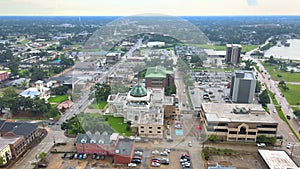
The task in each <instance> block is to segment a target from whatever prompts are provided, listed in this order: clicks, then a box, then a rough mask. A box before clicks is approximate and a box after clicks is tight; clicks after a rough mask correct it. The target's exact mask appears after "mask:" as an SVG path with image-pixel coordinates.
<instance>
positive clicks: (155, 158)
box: [152, 157, 160, 161]
mask: <svg viewBox="0 0 300 169" xmlns="http://www.w3.org/2000/svg"><path fill="white" fill-rule="evenodd" d="M152 160H157V161H160V158H157V157H153V158H152Z"/></svg>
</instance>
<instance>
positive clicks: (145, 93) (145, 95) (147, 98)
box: [107, 84, 173, 138]
mask: <svg viewBox="0 0 300 169" xmlns="http://www.w3.org/2000/svg"><path fill="white" fill-rule="evenodd" d="M107 102H108V110H109V114H112V115H113V116H115V117H124V122H130V123H131V128H132V130H133V133H135V134H137V135H139V136H140V137H151V138H162V137H163V129H164V128H163V127H164V125H163V124H164V106H166V105H173V99H172V97H168V96H165V95H164V89H163V88H152V89H150V88H148V89H146V88H145V87H143V86H142V85H140V84H138V85H136V86H134V87H133V88H132V89H131V90H130V92H128V93H127V94H126V93H118V94H117V95H110V96H109V97H108V99H107Z"/></svg>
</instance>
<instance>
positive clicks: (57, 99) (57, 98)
mask: <svg viewBox="0 0 300 169" xmlns="http://www.w3.org/2000/svg"><path fill="white" fill-rule="evenodd" d="M69 96H70V95H68V94H65V95H61V96H55V97H50V98H49V99H48V102H50V103H61V102H63V101H65V100H67V99H68V97H69Z"/></svg>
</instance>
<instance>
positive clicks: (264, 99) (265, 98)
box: [259, 90, 270, 106]
mask: <svg viewBox="0 0 300 169" xmlns="http://www.w3.org/2000/svg"><path fill="white" fill-rule="evenodd" d="M259 101H260V103H261V104H262V105H264V106H265V105H267V104H269V103H270V97H269V94H268V91H267V90H264V91H263V92H262V93H261V94H260V95H259Z"/></svg>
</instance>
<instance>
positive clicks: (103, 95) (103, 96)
mask: <svg viewBox="0 0 300 169" xmlns="http://www.w3.org/2000/svg"><path fill="white" fill-rule="evenodd" d="M94 89H95V97H96V100H97V102H99V101H106V100H107V98H108V96H109V95H110V94H111V87H110V85H108V84H107V83H102V84H100V83H96V84H95V86H94Z"/></svg>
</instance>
